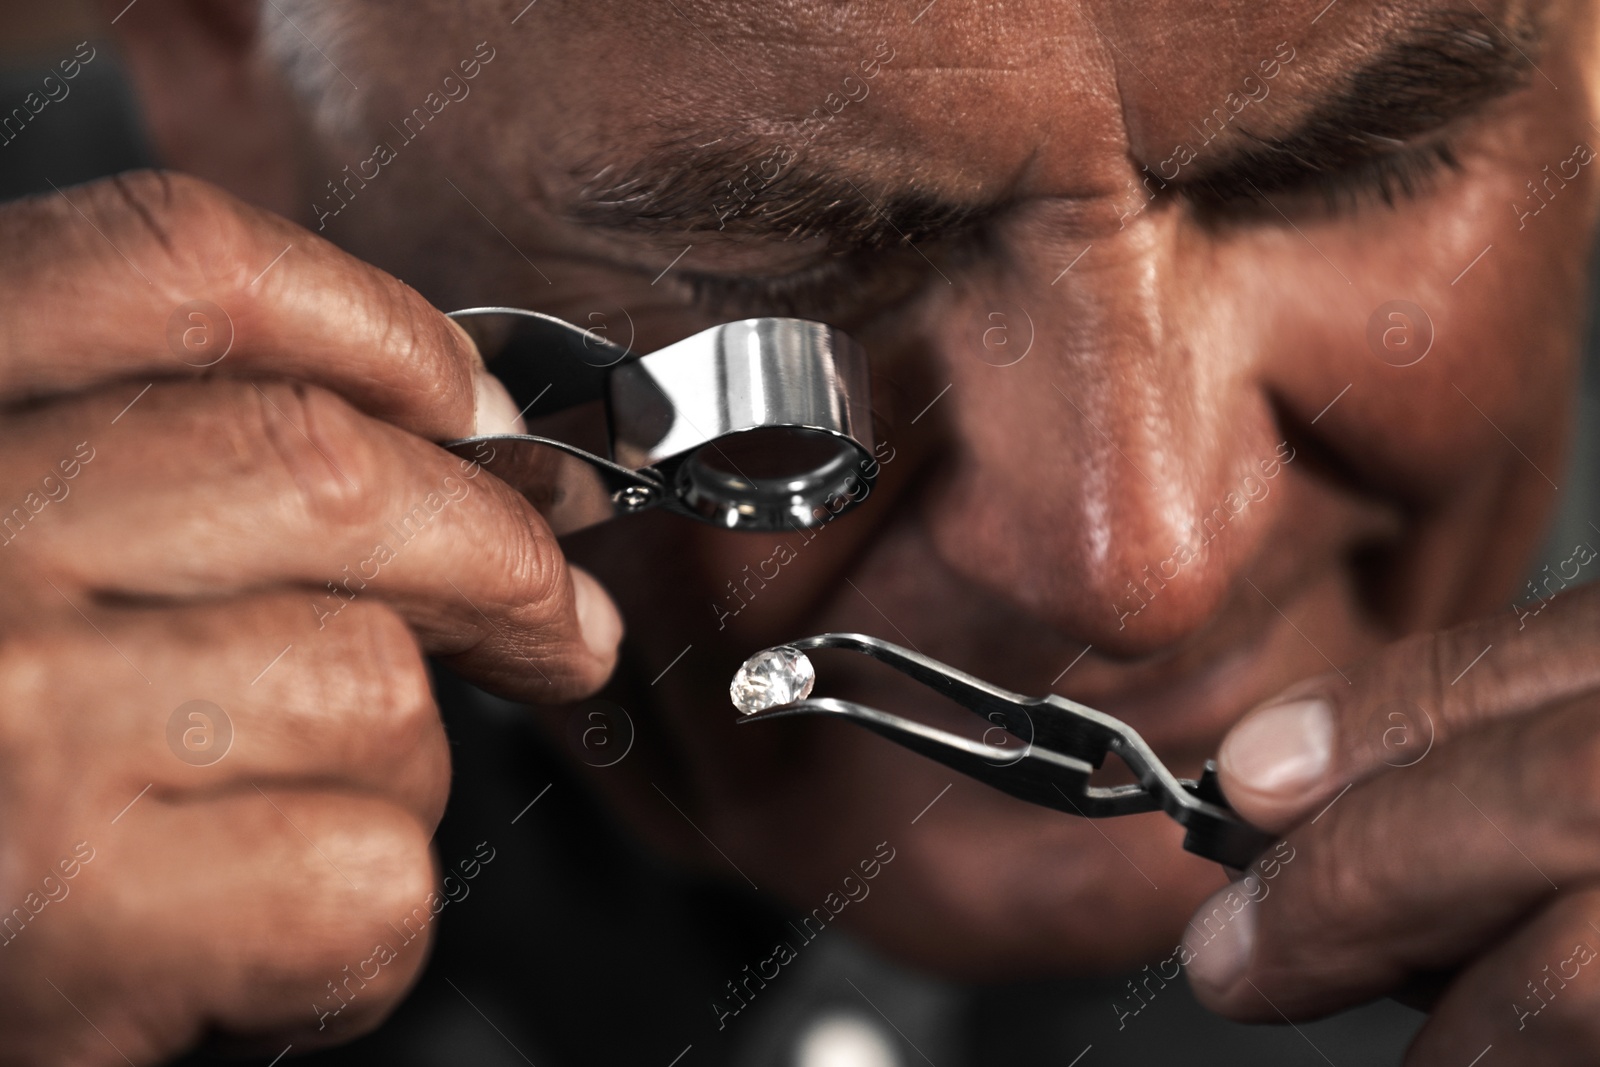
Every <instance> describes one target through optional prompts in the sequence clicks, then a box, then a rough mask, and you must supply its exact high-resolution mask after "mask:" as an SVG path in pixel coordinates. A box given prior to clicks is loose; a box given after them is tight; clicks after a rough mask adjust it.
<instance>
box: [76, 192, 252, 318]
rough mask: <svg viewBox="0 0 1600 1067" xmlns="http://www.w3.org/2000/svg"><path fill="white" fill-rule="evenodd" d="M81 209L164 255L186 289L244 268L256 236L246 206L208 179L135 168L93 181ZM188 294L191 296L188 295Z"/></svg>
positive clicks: (111, 230)
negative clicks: (247, 216) (248, 220)
mask: <svg viewBox="0 0 1600 1067" xmlns="http://www.w3.org/2000/svg"><path fill="white" fill-rule="evenodd" d="M83 193H84V199H83V202H82V203H81V205H80V206H81V209H82V210H83V212H84V213H85V214H86V215H88V216H89V217H90V218H91V219H98V220H99V221H100V225H101V226H102V228H104V229H106V230H107V232H108V233H112V234H116V235H118V236H122V237H131V238H132V239H133V240H136V241H138V242H140V243H141V244H142V245H143V246H145V247H146V248H150V249H152V250H159V251H160V252H161V253H162V254H163V255H164V256H165V259H166V266H167V268H168V269H167V270H166V271H163V272H162V273H163V274H166V275H167V276H168V278H169V280H170V282H171V283H172V284H173V285H174V286H176V287H178V288H180V289H184V290H185V291H187V289H189V288H193V287H195V286H197V285H202V284H204V283H210V282H212V281H214V280H216V279H218V278H219V277H224V278H226V277H231V276H233V275H235V274H237V273H239V272H241V271H243V270H245V269H246V262H247V261H249V260H251V259H252V258H253V253H254V252H255V246H256V245H257V243H258V241H257V240H256V239H255V237H254V234H253V232H252V230H251V227H250V226H248V225H247V224H245V213H246V210H247V209H246V208H245V207H244V205H243V204H241V203H240V202H239V201H237V200H235V199H234V198H233V197H232V196H230V195H228V194H227V193H225V192H223V191H222V190H220V189H218V188H217V187H216V186H214V185H211V184H210V183H208V182H205V181H202V180H200V179H198V178H194V177H191V176H189V175H185V174H180V173H177V172H174V171H166V170H137V171H129V172H127V173H124V174H118V175H115V176H113V177H110V178H104V179H101V180H99V181H96V182H92V183H90V184H89V185H87V186H85V187H84V189H83ZM189 295H192V294H189Z"/></svg>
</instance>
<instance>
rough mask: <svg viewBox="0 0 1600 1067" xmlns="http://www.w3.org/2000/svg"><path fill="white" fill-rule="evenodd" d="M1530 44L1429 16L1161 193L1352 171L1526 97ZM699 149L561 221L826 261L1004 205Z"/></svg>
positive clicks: (1215, 149) (1531, 36) (1532, 25)
mask: <svg viewBox="0 0 1600 1067" xmlns="http://www.w3.org/2000/svg"><path fill="white" fill-rule="evenodd" d="M1538 43H1539V32H1538V26H1537V24H1536V22H1535V21H1534V20H1533V19H1531V18H1529V17H1527V16H1522V15H1518V16H1516V17H1514V18H1512V19H1510V20H1509V22H1508V24H1507V28H1506V29H1504V30H1502V29H1501V28H1500V27H1499V26H1497V25H1496V24H1495V23H1493V22H1492V21H1490V19H1489V17H1488V16H1487V15H1485V14H1483V13H1482V12H1481V11H1479V10H1478V8H1477V5H1476V4H1475V3H1474V4H1473V5H1472V10H1463V9H1440V10H1435V11H1432V12H1429V13H1428V14H1426V15H1423V16H1421V17H1420V18H1419V19H1418V20H1416V21H1414V22H1413V23H1412V24H1411V25H1410V26H1409V27H1407V28H1405V29H1402V30H1399V31H1397V32H1396V33H1394V34H1391V35H1389V40H1388V41H1387V43H1386V44H1385V45H1384V47H1383V48H1382V49H1381V50H1380V51H1378V52H1376V53H1375V54H1373V55H1371V56H1369V57H1368V58H1367V60H1366V61H1365V62H1364V63H1363V64H1362V65H1361V66H1360V67H1358V68H1356V69H1355V70H1353V71H1351V72H1349V73H1346V74H1344V75H1343V76H1341V77H1339V78H1338V79H1337V80H1336V81H1335V82H1334V83H1333V84H1332V85H1331V86H1329V87H1328V89H1327V90H1326V91H1325V92H1324V93H1323V95H1322V96H1321V98H1320V99H1319V100H1318V101H1317V102H1315V103H1314V104H1313V105H1312V106H1311V107H1310V108H1309V110H1308V111H1307V112H1306V114H1305V116H1304V117H1303V118H1302V119H1301V120H1300V121H1299V122H1298V124H1297V125H1296V127H1295V128H1294V129H1292V130H1291V131H1289V132H1287V133H1285V134H1282V135H1277V136H1258V135H1254V134H1251V133H1250V132H1249V131H1248V129H1247V128H1245V127H1244V126H1242V125H1240V124H1238V123H1235V124H1234V125H1235V126H1238V128H1239V132H1240V134H1241V135H1242V136H1241V138H1240V140H1239V141H1238V142H1237V143H1233V144H1229V145H1221V144H1218V145H1215V146H1210V145H1206V146H1203V147H1202V150H1201V152H1200V153H1199V154H1198V158H1197V161H1196V165H1195V166H1194V169H1193V173H1192V174H1190V175H1181V174H1180V175H1179V176H1177V177H1176V178H1175V179H1173V180H1170V181H1165V182H1163V183H1162V188H1163V189H1165V188H1167V187H1171V188H1174V189H1179V190H1183V191H1185V192H1192V193H1193V194H1195V195H1196V196H1197V197H1198V198H1199V199H1201V200H1202V201H1207V202H1216V203H1226V202H1231V201H1236V200H1245V199H1250V200H1256V201H1259V200H1260V199H1261V196H1262V194H1271V193H1272V192H1275V191H1283V190H1286V189H1292V188H1294V187H1296V186H1297V185H1300V184H1302V183H1304V182H1305V181H1307V180H1308V179H1309V180H1316V179H1318V178H1319V177H1320V178H1326V177H1328V176H1334V175H1337V174H1339V173H1341V172H1343V171H1347V170H1350V169H1354V168H1357V167H1359V166H1361V165H1362V164H1363V163H1365V162H1368V161H1372V160H1377V159H1379V158H1381V157H1384V156H1386V155H1389V154H1392V153H1394V152H1395V151H1396V150H1397V149H1399V148H1400V147H1402V146H1403V145H1405V144H1407V143H1408V142H1410V141H1413V140H1415V139H1418V138H1421V137H1423V136H1425V135H1427V134H1430V133H1435V132H1437V131H1439V130H1442V129H1444V128H1446V127H1447V126H1449V125H1450V124H1452V123H1454V122H1458V121H1460V120H1462V119H1465V118H1468V117H1470V116H1472V115H1474V114H1476V113H1477V112H1479V111H1480V110H1482V109H1483V108H1484V107H1485V106H1486V105H1487V104H1489V103H1490V102H1492V101H1494V100H1496V99H1499V98H1502V97H1504V96H1507V95H1509V94H1510V93H1512V92H1513V91H1515V90H1517V89H1519V88H1521V87H1523V86H1524V85H1525V84H1527V82H1528V78H1529V70H1530V69H1533V68H1535V65H1534V61H1533V60H1532V59H1530V58H1529V53H1530V52H1534V51H1535V50H1536V47H1537V45H1538ZM794 125H795V124H789V126H790V127H791V128H792V127H794ZM700 136H704V133H703V132H702V133H701V134H700ZM697 139H698V138H697V137H696V136H694V135H692V134H691V135H688V136H682V135H680V136H667V137H658V139H657V140H656V141H655V142H654V143H653V144H652V145H651V146H650V147H649V148H647V149H646V150H645V151H644V153H643V154H642V155H641V156H640V157H639V158H637V159H636V160H635V161H634V162H632V163H631V164H627V165H625V166H622V165H618V164H616V163H604V162H602V161H601V159H599V158H592V159H590V160H588V161H586V163H585V164H584V165H582V166H580V167H579V168H577V169H576V170H575V171H574V178H575V183H581V188H580V191H579V193H578V195H577V197H576V198H575V200H574V202H573V203H572V204H571V205H569V207H568V208H567V216H568V217H569V218H570V219H572V220H573V221H574V222H577V223H579V224H582V225H587V226H591V227H597V228H600V229H604V230H609V231H613V232H616V233H619V234H622V235H631V236H636V237H666V236H675V235H680V234H681V235H684V236H688V237H692V236H694V235H695V234H697V233H700V234H703V233H706V232H708V231H709V232H718V231H720V232H722V233H724V234H727V235H729V236H744V237H753V238H764V239H769V240H773V239H775V240H781V241H798V240H803V239H806V238H815V237H821V238H826V239H827V241H828V243H829V247H830V249H832V250H834V251H839V252H864V251H871V250H875V249H879V248H883V247H885V246H888V245H891V244H894V243H896V242H900V241H911V242H914V243H921V242H931V241H938V240H946V239H951V238H956V237H960V236H963V235H964V234H967V233H970V232H971V231H973V230H975V229H978V228H980V227H981V226H982V224H983V223H984V222H985V221H986V220H987V219H989V218H991V217H993V216H995V215H998V214H999V213H1000V212H1001V211H1003V210H1004V209H1005V208H1006V207H1007V206H1009V203H1010V200H1009V197H998V198H995V199H991V200H989V201H986V202H982V203H963V202H958V201H954V200H951V199H948V198H941V197H939V196H937V195H933V194H930V193H928V192H926V191H925V190H919V189H916V188H914V187H910V188H904V189H898V190H888V191H881V190H880V191H875V192H874V191H869V190H870V188H871V186H870V183H868V182H867V181H866V180H865V179H863V180H861V181H860V182H857V181H853V180H851V178H849V177H847V176H844V175H842V174H840V173H838V166H837V165H836V166H834V167H828V168H827V169H824V168H825V166H826V164H825V162H824V161H822V160H818V159H816V158H815V157H814V156H812V155H811V154H809V153H807V152H806V151H804V150H803V149H802V148H799V147H796V143H795V141H794V140H791V139H786V138H785V137H784V136H783V135H782V134H767V135H764V136H760V135H747V136H742V137H726V136H725V137H723V138H721V139H719V140H717V141H715V142H712V143H710V144H696V143H695V141H696V140H697ZM785 154H788V155H791V156H792V157H793V158H792V160H791V161H785V160H784V158H783V157H784V155H785ZM779 163H784V165H782V166H779V165H778V164H779ZM774 171H775V172H776V173H775V174H774V173H773V172H774ZM769 174H771V175H772V176H771V177H770V178H769V177H768V175H769ZM585 175H587V176H588V177H587V178H585V177H584V176H585ZM1252 192H1253V193H1254V195H1252Z"/></svg>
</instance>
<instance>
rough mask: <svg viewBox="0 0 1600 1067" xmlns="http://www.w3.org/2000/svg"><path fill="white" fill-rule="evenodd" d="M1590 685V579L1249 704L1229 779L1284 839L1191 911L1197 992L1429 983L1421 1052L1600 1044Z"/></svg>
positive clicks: (1373, 993) (1456, 1057)
mask: <svg viewBox="0 0 1600 1067" xmlns="http://www.w3.org/2000/svg"><path fill="white" fill-rule="evenodd" d="M1585 550H1586V549H1584V548H1581V547H1580V552H1581V551H1585ZM1597 689H1600V587H1589V588H1587V589H1582V590H1576V591H1574V592H1572V593H1569V594H1567V595H1564V596H1561V597H1557V598H1554V599H1552V600H1550V601H1549V602H1548V604H1547V605H1545V606H1543V607H1540V606H1538V605H1534V606H1533V609H1532V610H1530V611H1528V612H1525V613H1523V614H1522V615H1521V616H1520V617H1519V616H1516V615H1513V614H1511V613H1509V612H1508V613H1507V614H1506V615H1504V616H1502V617H1500V618H1496V619H1493V620H1490V621H1487V622H1483V623H1479V624H1476V625H1472V626H1468V627H1463V628H1461V629H1458V630H1454V631H1450V632H1447V633H1442V634H1437V635H1426V636H1422V637H1417V638H1413V639H1410V640H1406V641H1403V642H1401V643H1399V644H1397V645H1394V646H1392V647H1391V648H1389V649H1387V650H1385V651H1384V652H1383V653H1381V654H1380V655H1378V656H1376V657H1374V658H1372V659H1371V660H1369V661H1367V662H1366V663H1364V664H1362V665H1361V666H1360V667H1359V668H1356V669H1352V670H1349V671H1346V672H1345V676H1341V675H1340V674H1338V673H1334V674H1331V675H1325V676H1323V677H1321V678H1318V679H1314V680H1312V681H1309V682H1307V683H1304V684H1301V685H1298V686H1295V687H1293V688H1292V689H1290V690H1289V691H1287V692H1286V693H1284V694H1283V695H1282V696H1280V697H1279V698H1277V699H1275V700H1273V701H1271V702H1269V703H1268V704H1267V705H1265V706H1263V707H1262V708H1260V709H1257V710H1256V711H1254V712H1252V713H1251V714H1250V715H1248V716H1247V717H1246V718H1245V719H1243V720H1242V721H1241V722H1240V723H1239V724H1238V725H1236V726H1235V727H1234V728H1233V730H1232V732H1231V733H1230V734H1229V736H1228V738H1227V740H1226V741H1225V742H1224V744H1223V746H1222V749H1221V752H1220V757H1219V764H1220V770H1221V776H1222V784H1223V788H1224V790H1225V792H1226V793H1227V796H1228V799H1229V800H1230V801H1231V802H1232V803H1233V804H1234V806H1235V807H1236V808H1237V809H1238V810H1239V812H1240V813H1241V814H1242V815H1243V816H1244V817H1245V818H1247V819H1249V820H1250V821H1252V822H1254V823H1256V824H1257V825H1260V826H1262V827H1265V828H1268V829H1271V830H1275V831H1281V832H1286V833H1287V840H1288V843H1289V849H1288V850H1282V849H1280V852H1278V853H1273V854H1272V855H1273V857H1274V858H1275V860H1277V861H1278V862H1276V863H1274V865H1273V867H1272V869H1271V871H1270V873H1269V872H1266V871H1258V872H1256V873H1255V875H1254V876H1252V877H1251V878H1247V879H1246V881H1245V883H1244V885H1243V886H1242V887H1236V888H1233V889H1230V890H1228V891H1224V893H1222V894H1219V895H1218V896H1216V897H1213V898H1212V899H1211V900H1209V901H1207V903H1206V904H1205V905H1204V906H1203V907H1202V909H1201V911H1200V912H1199V913H1198V914H1197V915H1196V916H1195V918H1194V920H1193V922H1192V923H1191V928H1190V931H1189V933H1188V934H1187V936H1186V941H1185V948H1186V949H1187V950H1188V952H1189V953H1190V954H1192V959H1191V960H1190V962H1189V966H1188V970H1189V975H1190V978H1191V980H1192V981H1193V983H1194V985H1195V988H1196V991H1197V993H1198V995H1199V996H1200V999H1201V1000H1202V1001H1203V1002H1204V1003H1205V1004H1207V1005H1208V1006H1210V1007H1212V1008H1213V1009H1215V1010H1217V1011H1220V1012H1223V1013H1225V1014H1227V1015H1230V1016H1232V1017H1234V1018H1238V1019H1245V1020H1258V1021H1271V1022H1281V1021H1283V1020H1285V1019H1306V1018H1313V1017H1316V1016H1319V1015H1323V1014H1326V1013H1328V1012H1331V1011H1335V1010H1338V1009H1341V1008H1346V1007H1349V1006H1352V1005H1354V1004H1357V1003H1360V1002H1361V1001H1364V1000H1368V999H1371V998H1373V997H1378V996H1383V995H1385V994H1398V995H1400V996H1402V997H1409V998H1411V999H1413V1000H1416V999H1417V998H1418V997H1421V998H1422V999H1424V1000H1426V1001H1428V1002H1431V1003H1432V1018H1431V1019H1430V1020H1429V1021H1428V1023H1427V1025H1426V1026H1425V1027H1424V1029H1423V1031H1422V1033H1421V1034H1420V1036H1419V1037H1418V1039H1417V1041H1416V1043H1415V1044H1414V1046H1413V1047H1412V1049H1411V1052H1410V1055H1409V1056H1408V1058H1407V1061H1406V1062H1407V1063H1410V1064H1429V1065H1434V1064H1438V1065H1455V1067H1466V1065H1467V1064H1470V1063H1474V1062H1477V1060H1476V1057H1478V1056H1480V1055H1482V1054H1483V1052H1484V1050H1485V1049H1486V1048H1487V1047H1489V1046H1491V1045H1492V1046H1493V1052H1492V1053H1490V1057H1492V1058H1485V1059H1484V1061H1483V1063H1484V1064H1485V1065H1488V1064H1495V1065H1500V1064H1540V1065H1550V1064H1569V1063H1570V1064H1579V1063H1582V1064H1592V1063H1595V1062H1596V1061H1597V1060H1600V885H1597V883H1600V692H1597ZM1285 856H1289V857H1292V858H1291V859H1290V861H1289V862H1281V861H1282V860H1283V858H1284V857H1285ZM1264 874H1266V875H1267V876H1266V877H1263V875H1264ZM1228 892H1232V893H1234V897H1233V899H1232V900H1231V901H1230V900H1228V898H1227V896H1226V894H1227V893H1228ZM1252 898H1253V899H1255V900H1256V901H1257V902H1256V903H1250V904H1242V905H1241V901H1243V900H1248V899H1252Z"/></svg>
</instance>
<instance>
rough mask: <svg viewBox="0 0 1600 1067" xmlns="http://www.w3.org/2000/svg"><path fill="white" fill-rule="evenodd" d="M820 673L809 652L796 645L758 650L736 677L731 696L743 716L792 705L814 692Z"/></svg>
mask: <svg viewBox="0 0 1600 1067" xmlns="http://www.w3.org/2000/svg"><path fill="white" fill-rule="evenodd" d="M816 680H817V672H816V669H815V668H814V667H812V666H811V661H810V660H809V659H807V658H806V654H805V653H804V652H801V651H800V650H799V649H798V648H795V647H794V646H793V645H779V646H777V647H776V648H769V649H767V650H766V651H764V652H757V653H756V654H755V655H753V656H751V657H750V658H749V659H747V660H745V661H744V666H742V667H740V668H739V673H738V674H736V675H734V676H733V684H732V685H730V686H729V687H728V695H729V696H730V697H732V698H733V706H734V707H736V708H738V709H739V711H740V713H742V714H744V715H754V714H755V713H756V712H758V711H765V710H766V709H767V708H775V707H777V706H778V705H779V704H792V703H794V702H795V701H797V700H804V699H805V698H806V697H808V696H810V695H811V686H812V685H813V684H814V683H815V682H816Z"/></svg>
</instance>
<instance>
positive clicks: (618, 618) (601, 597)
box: [567, 564, 622, 659]
mask: <svg viewBox="0 0 1600 1067" xmlns="http://www.w3.org/2000/svg"><path fill="white" fill-rule="evenodd" d="M567 569H568V570H569V571H571V572H572V593H573V597H574V598H575V599H576V601H577V605H578V630H579V631H580V632H581V633H582V634H583V643H584V644H586V645H588V646H589V651H591V652H593V653H594V654H595V656H596V657H597V658H599V659H610V658H611V657H612V656H614V655H616V651H617V645H618V644H619V643H621V641H622V615H621V614H620V613H619V612H618V611H617V606H616V604H614V603H612V601H611V595H610V594H609V593H607V592H606V590H605V587H604V586H602V585H601V584H600V583H599V581H597V580H596V579H595V576H594V575H592V574H590V573H589V572H588V571H586V570H584V569H583V568H582V567H579V566H576V565H574V564H569V565H568V567H567Z"/></svg>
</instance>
